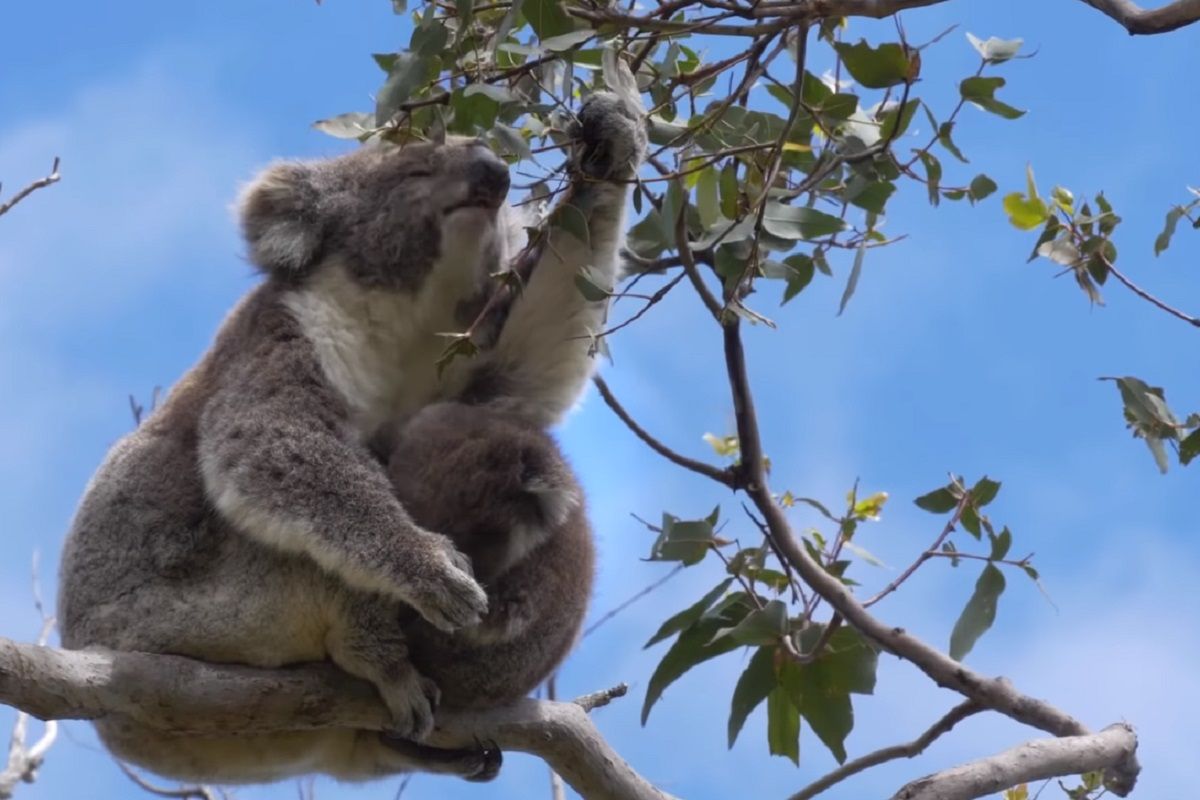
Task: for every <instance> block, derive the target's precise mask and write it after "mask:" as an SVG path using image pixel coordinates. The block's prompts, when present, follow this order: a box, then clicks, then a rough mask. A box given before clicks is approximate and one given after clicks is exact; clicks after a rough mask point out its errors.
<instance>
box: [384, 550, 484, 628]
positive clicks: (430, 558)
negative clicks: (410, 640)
mask: <svg viewBox="0 0 1200 800" xmlns="http://www.w3.org/2000/svg"><path fill="white" fill-rule="evenodd" d="M426 536H428V537H429V538H428V540H427V542H428V547H427V548H426V549H425V552H424V554H423V555H424V557H423V558H422V559H421V560H420V563H419V564H417V565H416V566H415V568H414V569H412V570H410V574H409V575H407V576H406V580H405V587H404V600H405V602H407V603H408V604H409V605H411V606H412V607H413V608H415V609H416V610H417V613H419V614H420V615H421V616H422V617H424V618H425V620H426V621H427V622H428V623H429V624H430V625H432V626H434V627H435V628H438V629H439V630H443V631H446V632H447V633H452V632H454V631H456V630H458V629H459V628H465V627H467V626H470V625H477V624H479V621H480V620H481V619H483V615H484V614H486V613H487V608H488V599H487V593H485V592H484V591H483V587H481V586H480V585H479V584H478V583H477V582H476V581H475V578H474V576H473V574H472V571H471V560H470V559H469V558H467V557H466V556H465V555H463V554H462V553H460V552H459V551H458V549H457V548H455V546H454V543H453V542H451V541H450V540H449V539H447V538H446V537H445V536H441V535H438V534H426Z"/></svg>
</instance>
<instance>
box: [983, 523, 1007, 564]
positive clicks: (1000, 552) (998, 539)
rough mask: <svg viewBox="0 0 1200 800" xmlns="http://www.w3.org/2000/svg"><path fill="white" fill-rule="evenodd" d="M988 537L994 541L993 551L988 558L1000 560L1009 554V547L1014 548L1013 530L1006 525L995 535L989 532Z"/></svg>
mask: <svg viewBox="0 0 1200 800" xmlns="http://www.w3.org/2000/svg"><path fill="white" fill-rule="evenodd" d="M988 539H990V540H991V542H992V552H991V554H989V555H988V558H990V559H992V560H993V561H999V560H1001V559H1003V558H1004V557H1005V556H1007V555H1008V551H1009V549H1011V548H1012V531H1010V530H1009V529H1008V527H1007V526H1005V527H1004V528H1003V529H1002V530H1001V531H1000V533H999V534H997V535H995V536H993V535H992V534H990V533H989V534H988Z"/></svg>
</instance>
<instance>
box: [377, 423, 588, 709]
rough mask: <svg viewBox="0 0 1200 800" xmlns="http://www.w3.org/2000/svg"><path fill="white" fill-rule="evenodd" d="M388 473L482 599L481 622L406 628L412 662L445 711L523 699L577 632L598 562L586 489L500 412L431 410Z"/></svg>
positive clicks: (548, 446) (546, 447)
mask: <svg viewBox="0 0 1200 800" xmlns="http://www.w3.org/2000/svg"><path fill="white" fill-rule="evenodd" d="M388 474H389V476H390V477H391V479H392V482H393V485H394V486H395V488H396V493H397V496H398V497H399V498H400V501H401V502H402V503H403V504H404V506H405V508H407V509H408V511H409V513H410V514H411V515H412V517H413V519H414V520H416V521H417V522H418V523H419V524H421V525H422V526H424V527H426V528H429V529H431V530H437V531H441V532H442V533H443V534H445V535H446V536H448V537H449V538H450V540H451V541H452V542H454V544H455V546H456V547H457V548H458V550H459V551H460V552H462V553H463V554H464V555H466V556H467V557H468V558H469V559H470V560H471V565H472V567H473V569H474V574H475V578H476V580H478V581H479V582H480V584H481V585H482V586H483V587H484V589H485V591H486V592H487V595H488V612H487V614H486V615H485V616H484V618H483V619H482V620H481V621H480V623H479V624H478V625H474V626H472V627H468V628H463V629H461V630H459V631H456V632H454V633H446V632H445V631H441V630H438V629H437V628H435V627H434V626H432V625H430V624H429V623H428V622H426V621H424V620H421V619H416V620H413V621H411V622H410V623H409V624H406V625H405V626H404V629H405V637H406V639H407V641H408V645H409V650H410V652H409V656H410V658H411V660H412V662H413V664H414V665H415V666H416V668H417V670H418V671H419V672H420V673H421V674H422V675H424V676H426V677H428V678H430V679H431V680H433V681H434V682H435V683H436V684H437V685H438V686H439V687H440V689H441V704H442V706H444V707H446V708H455V709H472V708H489V707H494V706H497V705H501V704H504V703H507V702H510V701H512V700H515V699H517V698H519V697H522V696H524V695H526V694H528V693H529V691H531V690H532V689H534V688H535V687H536V686H537V685H538V684H540V683H541V682H542V681H543V680H545V679H546V678H547V677H548V676H549V675H550V674H551V673H552V672H553V671H554V669H555V667H557V666H558V665H559V664H560V663H561V662H562V660H563V658H564V657H565V656H566V654H567V651H568V650H569V649H570V647H571V645H572V644H573V643H574V641H575V639H576V637H577V636H578V633H579V627H580V624H581V623H582V622H583V616H584V613H585V611H586V610H587V601H588V598H589V596H590V594H591V585H592V576H593V570H594V562H595V553H594V548H593V544H592V534H591V529H590V527H589V526H588V522H587V516H586V514H585V511H584V507H583V491H582V489H581V488H580V486H579V484H578V482H577V481H576V479H575V476H574V474H573V473H572V472H571V469H570V467H569V466H568V465H567V463H566V462H565V461H564V460H563V457H562V455H561V453H560V451H559V449H558V447H557V445H556V444H555V442H554V440H553V439H552V438H551V437H550V436H549V435H548V434H547V433H545V432H544V431H543V430H541V429H539V428H536V427H534V426H531V425H530V424H529V423H527V422H526V421H524V420H522V419H520V418H519V417H515V416H513V415H511V414H508V413H505V412H502V411H496V410H493V409H488V408H486V407H478V406H469V405H466V404H462V403H437V404H434V405H431V406H428V407H427V408H425V409H423V410H422V411H421V412H419V413H418V414H417V415H416V416H415V417H413V418H412V419H411V420H410V421H409V422H408V423H407V424H406V425H405V426H404V428H403V429H402V431H401V432H400V435H399V437H398V439H397V441H396V444H395V449H394V451H393V453H392V455H391V458H390V460H389V464H388Z"/></svg>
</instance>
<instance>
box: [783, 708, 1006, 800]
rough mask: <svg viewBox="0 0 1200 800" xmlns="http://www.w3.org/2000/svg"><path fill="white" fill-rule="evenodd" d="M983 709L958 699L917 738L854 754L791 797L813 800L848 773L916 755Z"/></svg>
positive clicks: (794, 799) (858, 771) (856, 772)
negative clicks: (904, 742) (869, 751)
mask: <svg viewBox="0 0 1200 800" xmlns="http://www.w3.org/2000/svg"><path fill="white" fill-rule="evenodd" d="M982 710H983V709H982V708H981V707H980V706H979V704H978V703H975V702H974V701H972V700H967V701H966V702H964V703H959V704H958V705H956V706H955V707H954V708H952V709H950V710H949V711H948V712H946V715H945V716H943V717H942V718H941V719H939V720H938V721H937V722H935V723H933V725H931V726H930V727H929V730H927V731H925V732H924V733H922V734H921V735H920V736H918V737H917V738H916V739H913V740H912V741H911V742H908V743H907V744H894V745H892V746H891V747H884V748H882V749H880V750H876V751H875V752H874V753H868V754H867V755H865V756H862V757H861V758H856V759H854V760H853V761H847V762H846V763H845V764H842V765H841V766H840V767H838V768H837V769H835V770H833V771H832V772H830V773H829V774H827V775H825V776H824V777H822V778H819V779H818V780H815V781H813V782H812V783H810V784H809V785H808V786H805V787H804V788H803V789H801V790H800V791H798V792H796V793H795V794H794V795H792V796H791V798H790V800H812V798H814V797H816V796H817V795H819V794H821V793H822V792H824V791H825V790H826V789H828V788H829V787H831V786H833V785H834V784H837V783H841V782H842V781H844V780H846V778H849V777H850V776H851V775H857V774H858V773H860V772H863V771H865V770H868V769H870V768H871V767H877V766H879V765H880V764H884V763H886V762H888V761H894V760H895V759H897V758H915V757H916V756H919V755H921V753H923V752H925V748H927V747H929V745H931V744H933V743H934V741H935V740H937V739H938V738H939V737H941V736H944V735H946V734H947V733H949V732H950V730H951V729H952V728H953V727H954V726H955V725H957V724H958V723H960V722H962V721H963V720H964V719H966V718H967V717H969V716H971V715H972V714H978V713H979V712H980V711H982Z"/></svg>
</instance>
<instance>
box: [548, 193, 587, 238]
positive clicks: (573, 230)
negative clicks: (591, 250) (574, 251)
mask: <svg viewBox="0 0 1200 800" xmlns="http://www.w3.org/2000/svg"><path fill="white" fill-rule="evenodd" d="M550 223H551V225H552V226H553V227H555V228H557V229H558V230H561V231H565V232H566V233H569V234H571V236H574V237H575V238H576V239H577V240H578V241H579V242H581V243H583V244H587V243H588V242H589V241H591V236H590V235H589V233H588V221H587V215H586V214H584V213H583V211H582V210H581V209H579V208H578V207H577V206H574V205H571V204H570V203H565V204H563V205H561V206H559V207H558V209H557V210H556V211H555V212H554V216H553V218H552V219H551V220H550Z"/></svg>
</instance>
